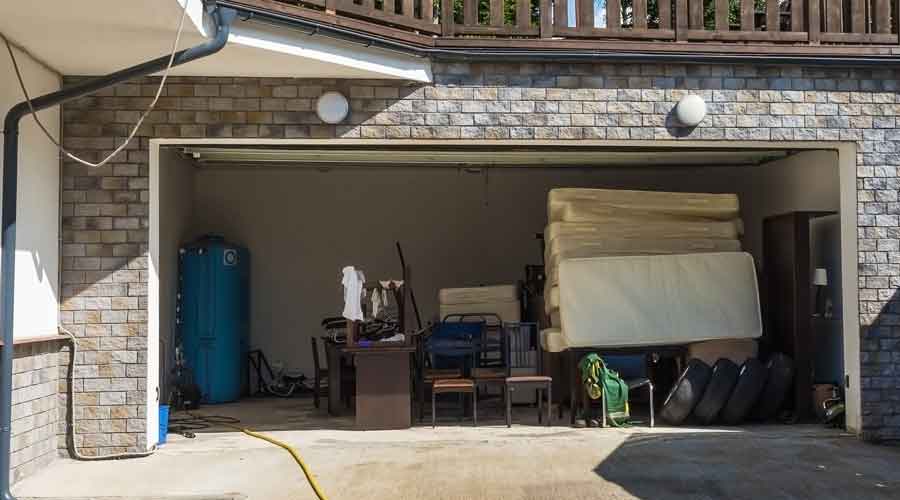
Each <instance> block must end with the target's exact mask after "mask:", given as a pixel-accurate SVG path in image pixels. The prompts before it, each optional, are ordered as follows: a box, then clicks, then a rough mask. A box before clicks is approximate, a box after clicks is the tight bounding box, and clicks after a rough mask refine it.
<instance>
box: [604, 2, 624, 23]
mask: <svg viewBox="0 0 900 500" xmlns="http://www.w3.org/2000/svg"><path fill="white" fill-rule="evenodd" d="M606 28H607V29H613V30H618V29H622V6H621V4H620V3H619V0H606Z"/></svg>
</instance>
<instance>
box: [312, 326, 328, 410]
mask: <svg viewBox="0 0 900 500" xmlns="http://www.w3.org/2000/svg"><path fill="white" fill-rule="evenodd" d="M309 341H310V344H311V347H312V355H313V370H314V371H313V404H314V405H315V407H316V408H318V407H319V401H320V398H321V397H322V395H323V394H327V393H323V391H322V380H328V369H327V368H322V367H321V364H320V363H319V344H318V342H316V337H310V339H309Z"/></svg>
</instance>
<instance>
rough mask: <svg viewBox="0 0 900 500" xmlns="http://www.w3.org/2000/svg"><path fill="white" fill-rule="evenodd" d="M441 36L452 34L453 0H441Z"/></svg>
mask: <svg viewBox="0 0 900 500" xmlns="http://www.w3.org/2000/svg"><path fill="white" fill-rule="evenodd" d="M441 36H446V37H450V36H453V0H441Z"/></svg>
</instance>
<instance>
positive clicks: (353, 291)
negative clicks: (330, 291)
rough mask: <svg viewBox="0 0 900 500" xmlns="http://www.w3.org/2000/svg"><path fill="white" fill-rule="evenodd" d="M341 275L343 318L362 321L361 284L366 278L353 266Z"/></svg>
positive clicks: (362, 289) (344, 270)
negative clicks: (342, 277) (342, 276)
mask: <svg viewBox="0 0 900 500" xmlns="http://www.w3.org/2000/svg"><path fill="white" fill-rule="evenodd" d="M343 273H344V279H343V280H341V283H342V284H343V285H344V313H343V316H344V317H345V318H347V319H349V320H352V321H362V320H363V311H362V299H363V297H364V294H365V290H364V288H363V284H364V283H365V282H366V276H365V275H364V274H363V272H362V271H358V270H356V268H354V267H353V266H347V267H345V268H344V269H343Z"/></svg>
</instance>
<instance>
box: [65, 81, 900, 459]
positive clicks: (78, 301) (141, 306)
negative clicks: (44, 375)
mask: <svg viewBox="0 0 900 500" xmlns="http://www.w3.org/2000/svg"><path fill="white" fill-rule="evenodd" d="M434 70H435V83H434V84H429V85H421V84H418V83H410V82H397V81H363V80H349V81H341V80H291V79H254V78H211V77H210V78H190V77H181V78H173V79H172V80H170V82H171V83H170V84H169V85H168V87H167V89H166V91H165V94H164V97H163V98H162V99H160V102H159V104H158V105H157V108H156V110H155V111H154V112H153V113H151V115H150V116H149V118H148V120H147V122H146V123H145V124H144V126H143V127H142V129H141V130H140V132H139V134H138V136H139V137H138V140H136V141H135V142H134V143H133V144H131V145H130V146H129V148H128V149H127V150H126V151H125V152H123V153H122V154H121V155H120V156H119V157H118V158H117V159H116V161H115V162H113V163H112V164H110V165H107V166H105V167H103V168H99V169H90V168H86V167H82V166H79V165H77V164H74V163H71V162H65V164H64V178H63V182H62V185H63V187H62V189H63V193H62V199H63V205H62V220H63V239H64V246H63V262H62V267H63V290H62V300H63V303H62V320H63V323H64V324H65V325H67V327H69V328H70V329H72V330H73V331H75V333H76V334H77V335H78V336H79V342H80V344H81V345H80V354H79V358H78V360H77V366H76V368H77V369H76V380H75V390H76V392H77V393H78V395H77V396H76V401H75V411H76V418H77V419H78V421H79V422H84V421H87V420H90V421H96V424H91V425H90V426H89V427H90V429H88V430H87V431H86V432H85V433H84V434H83V435H82V436H81V437H80V441H79V445H80V446H81V447H82V449H83V450H84V451H85V452H88V453H90V452H102V453H108V452H112V451H117V450H125V449H128V450H132V449H140V448H142V444H141V443H142V440H141V439H140V438H139V436H142V434H143V431H144V429H143V417H144V406H143V402H144V393H145V388H146V361H147V360H146V334H147V299H146V293H147V245H148V238H149V234H148V227H149V220H148V197H149V192H148V189H149V179H148V168H149V167H148V146H149V140H150V139H151V138H155V137H159V138H201V137H236V138H248V137H249V138H254V137H260V138H307V137H309V138H332V137H344V138H378V139H566V140H578V139H625V140H628V139H635V140H636V139H663V140H676V139H677V138H676V137H675V135H676V132H675V130H674V129H671V128H668V127H667V124H669V120H670V119H669V117H668V114H669V112H670V111H671V109H672V108H673V106H674V105H675V103H676V102H677V101H678V99H679V98H680V97H681V96H682V95H684V94H685V93H686V92H689V91H690V92H696V93H699V94H701V95H702V96H703V97H704V99H705V100H706V101H707V103H708V109H709V116H708V117H707V118H706V119H705V120H704V122H703V123H702V124H701V125H700V126H699V127H697V128H696V129H695V130H693V131H692V132H691V133H689V134H677V135H685V138H686V139H704V140H760V141H763V140H765V141H779V140H784V141H788V140H790V141H806V140H808V141H817V140H818V141H822V140H827V141H838V140H840V141H855V142H856V143H857V145H858V157H857V162H858V199H859V263H860V264H859V272H860V283H859V286H860V312H861V316H860V320H861V323H862V324H863V325H864V327H863V328H862V333H861V335H862V337H861V341H862V350H863V352H862V354H861V359H862V364H863V366H862V387H863V391H862V399H863V428H864V432H865V435H866V437H867V438H870V439H882V438H900V326H896V325H900V314H898V313H900V300H898V301H895V300H894V295H895V292H896V290H897V289H898V288H900V220H898V217H900V200H898V189H900V177H898V172H897V167H898V166H900V122H898V117H900V95H898V90H900V73H897V72H894V71H891V70H851V69H830V68H829V69H821V68H799V67H755V66H725V65H716V66H708V65H693V66H692V65H673V66H663V65H591V64H572V65H564V64H477V65H475V64H472V65H470V64H435V66H434ZM156 82H157V80H154V79H146V80H143V81H141V82H137V83H129V84H124V85H120V86H118V87H116V88H114V89H108V90H105V91H103V93H102V94H98V95H95V96H91V97H86V98H83V99H80V100H78V101H75V102H72V103H69V104H67V105H66V106H65V107H64V114H63V122H64V131H63V136H64V141H65V144H66V146H67V147H68V148H70V149H72V150H73V151H75V152H77V153H78V154H81V155H83V156H85V157H87V158H88V159H91V158H95V159H96V158H99V157H100V156H101V155H103V154H105V153H107V152H108V151H110V150H111V149H112V148H113V147H114V146H115V145H116V144H118V143H120V141H121V140H122V139H123V137H124V136H125V135H126V133H127V132H128V130H129V128H130V126H131V124H133V123H134V122H135V121H136V120H137V118H138V116H139V114H140V112H141V111H142V110H143V109H145V108H146V106H147V105H148V104H149V102H150V96H152V94H153V92H154V91H155V89H156V86H155V83H156ZM333 89H336V90H340V91H342V92H344V93H345V94H346V95H348V96H349V97H350V99H351V110H352V113H351V116H350V118H349V119H348V121H347V124H342V125H337V126H332V125H325V124H322V123H321V122H319V120H318V119H317V117H316V115H315V113H314V111H313V109H314V105H315V98H316V97H317V96H318V95H320V94H321V93H322V92H324V91H326V90H333ZM847 334H853V332H847ZM82 425H86V424H82Z"/></svg>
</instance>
